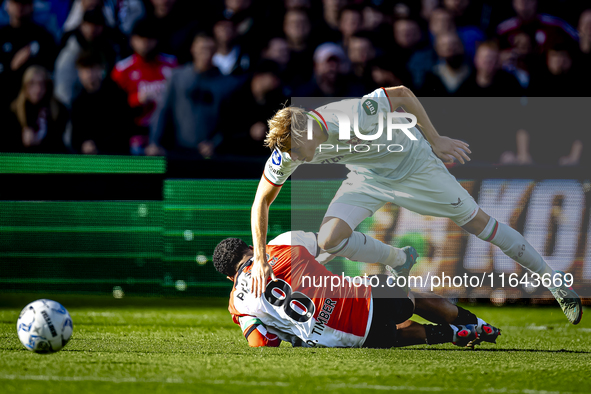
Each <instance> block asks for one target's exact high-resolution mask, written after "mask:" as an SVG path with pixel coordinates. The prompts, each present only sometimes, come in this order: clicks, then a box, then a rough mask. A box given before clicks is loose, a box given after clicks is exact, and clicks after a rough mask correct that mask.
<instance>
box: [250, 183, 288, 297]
mask: <svg viewBox="0 0 591 394" xmlns="http://www.w3.org/2000/svg"><path fill="white" fill-rule="evenodd" d="M280 190H281V186H275V185H272V184H271V183H270V182H269V181H267V179H265V176H264V175H263V177H262V178H261V181H260V182H259V187H258V188H257V193H256V196H255V198H254V202H253V204H252V210H251V212H250V214H251V216H250V222H251V223H250V224H251V230H252V240H253V244H254V245H253V248H254V250H253V252H254V257H253V263H252V269H251V275H252V292H253V294H254V295H255V296H256V297H259V296H260V295H261V294H262V293H263V291H264V287H265V284H266V283H267V278H268V277H269V276H270V277H271V279H273V280H277V278H275V274H273V269H272V268H271V266H270V265H269V263H268V262H267V256H266V244H267V227H268V223H269V207H270V206H271V203H273V201H274V200H275V197H277V195H278V194H279V191H280Z"/></svg>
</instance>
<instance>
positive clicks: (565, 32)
mask: <svg viewBox="0 0 591 394" xmlns="http://www.w3.org/2000/svg"><path fill="white" fill-rule="evenodd" d="M513 9H514V10H515V13H516V14H517V16H515V17H513V18H510V19H507V20H506V21H504V22H502V23H501V24H499V26H498V27H497V35H498V36H499V37H500V38H501V48H503V49H505V48H509V47H511V46H512V44H513V40H514V38H515V36H516V35H517V34H518V33H519V32H524V33H526V34H528V35H529V36H530V37H531V38H532V43H533V44H534V52H535V53H538V54H544V53H546V52H547V51H548V49H550V48H552V47H554V46H556V45H558V44H567V45H568V44H571V43H575V42H577V41H578V34H577V31H576V30H575V29H574V28H573V27H572V26H570V25H569V24H568V23H566V22H565V21H564V20H562V19H560V18H558V17H555V16H551V15H547V14H540V13H538V1H537V0H513Z"/></svg>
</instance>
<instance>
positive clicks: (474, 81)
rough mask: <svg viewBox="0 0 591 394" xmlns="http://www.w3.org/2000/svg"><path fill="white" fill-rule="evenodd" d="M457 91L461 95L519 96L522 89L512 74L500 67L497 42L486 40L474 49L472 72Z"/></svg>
mask: <svg viewBox="0 0 591 394" xmlns="http://www.w3.org/2000/svg"><path fill="white" fill-rule="evenodd" d="M457 93H458V95H459V96H463V97H519V96H520V95H521V93H522V89H521V85H519V82H518V81H517V79H515V77H514V76H513V75H511V74H509V73H507V72H505V71H503V70H501V69H500V63H499V46H498V45H497V43H495V42H494V41H486V42H484V43H482V44H480V45H479V46H478V50H477V51H476V56H475V58H474V72H473V73H472V74H471V75H470V77H468V79H467V80H466V81H464V83H463V84H462V86H460V88H459V89H458V92H457Z"/></svg>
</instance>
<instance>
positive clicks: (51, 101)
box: [2, 65, 68, 153]
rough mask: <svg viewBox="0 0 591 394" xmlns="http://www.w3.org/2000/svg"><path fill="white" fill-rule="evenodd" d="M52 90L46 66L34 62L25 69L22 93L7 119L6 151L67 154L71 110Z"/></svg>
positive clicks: (11, 106)
mask: <svg viewBox="0 0 591 394" xmlns="http://www.w3.org/2000/svg"><path fill="white" fill-rule="evenodd" d="M52 91H53V89H52V84H51V78H50V75H49V72H48V71H47V70H46V69H45V68H43V67H41V66H37V65H34V66H30V67H28V68H27V69H26V70H25V72H24V75H23V82H22V87H21V90H20V93H19V94H18V96H17V98H16V99H15V100H14V101H13V102H12V104H11V105H10V112H9V114H8V116H7V117H6V118H4V119H5V123H4V125H3V129H4V131H5V132H4V133H3V134H4V136H3V144H2V145H3V149H2V150H5V149H6V150H8V151H17V152H26V153H65V146H64V142H63V135H64V132H65V130H66V126H67V123H68V111H67V109H66V108H65V107H64V105H63V104H61V103H60V102H59V101H57V100H56V99H55V98H54V97H53V94H52V93H53V92H52ZM4 146H5V147H6V148H4Z"/></svg>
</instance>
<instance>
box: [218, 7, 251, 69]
mask: <svg viewBox="0 0 591 394" xmlns="http://www.w3.org/2000/svg"><path fill="white" fill-rule="evenodd" d="M213 35H214V37H215V41H216V45H217V52H216V54H215V55H214V56H213V64H214V66H216V67H217V68H218V69H219V70H220V72H221V73H222V74H224V75H230V74H241V73H245V72H247V71H248V69H249V68H250V56H249V55H248V54H246V53H244V50H243V48H242V47H241V46H240V45H238V43H237V42H236V39H237V33H236V27H235V26H234V23H233V22H232V21H231V20H229V19H221V20H219V21H217V22H216V23H215V25H214V26H213Z"/></svg>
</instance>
